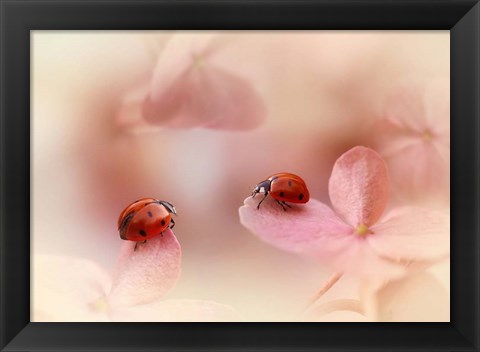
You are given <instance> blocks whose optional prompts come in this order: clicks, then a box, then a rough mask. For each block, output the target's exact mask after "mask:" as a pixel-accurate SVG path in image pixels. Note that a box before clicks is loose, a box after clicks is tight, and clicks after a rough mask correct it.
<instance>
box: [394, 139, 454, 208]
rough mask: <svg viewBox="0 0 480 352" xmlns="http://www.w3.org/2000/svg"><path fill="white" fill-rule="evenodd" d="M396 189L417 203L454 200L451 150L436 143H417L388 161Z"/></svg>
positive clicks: (399, 193) (401, 194)
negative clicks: (451, 181)
mask: <svg viewBox="0 0 480 352" xmlns="http://www.w3.org/2000/svg"><path fill="white" fill-rule="evenodd" d="M386 161H387V162H388V166H389V170H390V174H391V182H392V190H394V192H395V194H396V196H397V197H398V198H400V199H402V200H408V201H415V204H418V205H421V204H428V202H431V201H436V202H438V201H440V203H441V204H445V203H446V202H447V201H448V200H449V199H450V148H449V147H447V146H443V145H440V144H438V146H437V143H435V142H426V141H421V140H419V141H417V143H416V144H415V145H414V146H412V147H410V148H408V149H404V150H402V151H401V152H400V153H397V154H395V155H391V156H390V157H387V158H386Z"/></svg>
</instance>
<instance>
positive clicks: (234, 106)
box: [143, 62, 266, 130]
mask: <svg viewBox="0 0 480 352" xmlns="http://www.w3.org/2000/svg"><path fill="white" fill-rule="evenodd" d="M198 65H199V66H198ZM198 65H195V66H191V67H189V68H187V69H186V70H185V72H183V73H182V74H181V75H180V76H179V77H177V80H175V81H174V82H173V83H172V84H171V85H170V86H169V87H168V89H165V91H164V93H163V94H162V95H159V96H157V97H153V96H152V95H150V96H148V97H147V99H146V100H145V102H144V105H143V116H144V117H145V119H146V120H147V121H148V122H149V123H151V124H154V125H163V126H166V127H171V128H192V127H207V128H217V129H228V130H236V129H240V130H247V129H252V128H255V127H257V126H259V125H260V124H261V123H262V122H263V120H264V119H265V116H266V110H265V106H264V104H263V101H262V99H261V98H260V97H259V95H258V94H257V93H256V92H255V89H254V88H253V86H252V85H251V84H250V83H249V82H247V81H246V80H244V79H242V78H240V77H238V76H235V75H233V74H231V73H229V72H226V71H224V70H222V69H219V68H216V67H214V66H213V65H210V64H209V63H208V62H205V63H202V64H198Z"/></svg>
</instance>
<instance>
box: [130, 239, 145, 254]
mask: <svg viewBox="0 0 480 352" xmlns="http://www.w3.org/2000/svg"><path fill="white" fill-rule="evenodd" d="M139 243H140V242H137V243H135V248H133V251H134V252H135V251H136V250H137V247H138V244H139ZM145 243H147V240H145V241H143V242H142V244H145Z"/></svg>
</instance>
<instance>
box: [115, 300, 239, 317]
mask: <svg viewBox="0 0 480 352" xmlns="http://www.w3.org/2000/svg"><path fill="white" fill-rule="evenodd" d="M113 319H114V320H115V321H131V322H135V321H138V322H229V321H240V320H241V319H240V316H239V315H238V313H237V311H235V310H234V309H233V308H232V307H230V306H227V305H225V304H220V303H217V302H212V301H200V300H193V299H178V300H173V299H169V300H165V301H155V302H153V303H148V304H144V305H138V306H135V307H133V308H130V307H125V308H120V309H119V310H117V311H116V312H115V313H114V315H113Z"/></svg>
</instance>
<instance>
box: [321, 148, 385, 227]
mask: <svg viewBox="0 0 480 352" xmlns="http://www.w3.org/2000/svg"><path fill="white" fill-rule="evenodd" d="M329 193H330V200H331V202H332V206H333V208H334V209H335V211H336V212H337V214H339V215H340V216H341V217H342V218H343V219H345V221H346V222H347V223H349V224H350V225H352V226H354V227H357V226H358V225H365V226H367V227H369V226H371V225H372V224H374V223H375V222H376V221H377V220H378V219H379V218H380V216H381V215H382V214H383V211H384V210H385V207H386V205H387V201H388V174H387V167H386V165H385V162H384V161H383V160H382V158H381V157H380V156H379V155H378V154H377V153H376V152H375V151H373V150H372V149H369V148H365V147H355V148H353V149H350V150H349V151H348V152H346V153H345V154H343V155H342V156H341V157H340V158H338V160H337V161H336V162H335V165H334V166H333V171H332V175H331V176H330V182H329Z"/></svg>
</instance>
